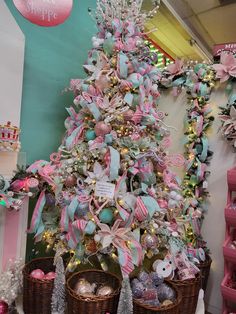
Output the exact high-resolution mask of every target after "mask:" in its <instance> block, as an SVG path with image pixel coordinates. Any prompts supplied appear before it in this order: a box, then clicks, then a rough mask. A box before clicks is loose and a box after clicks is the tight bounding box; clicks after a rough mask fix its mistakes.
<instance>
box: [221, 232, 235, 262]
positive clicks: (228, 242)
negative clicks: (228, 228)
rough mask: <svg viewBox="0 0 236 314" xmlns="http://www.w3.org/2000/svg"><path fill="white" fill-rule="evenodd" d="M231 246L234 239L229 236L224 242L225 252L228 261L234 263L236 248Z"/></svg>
mask: <svg viewBox="0 0 236 314" xmlns="http://www.w3.org/2000/svg"><path fill="white" fill-rule="evenodd" d="M231 246H232V239H231V237H228V238H227V239H226V241H225V242H224V244H223V254H224V258H225V259H226V260H227V261H229V262H232V263H234V262H235V261H236V248H232V247H231Z"/></svg>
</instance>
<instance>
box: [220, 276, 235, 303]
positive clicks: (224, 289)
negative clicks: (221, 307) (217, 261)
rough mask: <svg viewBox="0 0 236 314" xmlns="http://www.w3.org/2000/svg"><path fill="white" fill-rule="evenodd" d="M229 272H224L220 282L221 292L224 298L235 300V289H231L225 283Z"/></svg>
mask: <svg viewBox="0 0 236 314" xmlns="http://www.w3.org/2000/svg"><path fill="white" fill-rule="evenodd" d="M230 277H231V276H230V274H226V275H225V277H224V279H223V281H222V283H221V293H222V296H223V298H224V299H225V300H228V301H231V302H236V289H232V288H230V287H228V286H227V283H228V282H229V280H230Z"/></svg>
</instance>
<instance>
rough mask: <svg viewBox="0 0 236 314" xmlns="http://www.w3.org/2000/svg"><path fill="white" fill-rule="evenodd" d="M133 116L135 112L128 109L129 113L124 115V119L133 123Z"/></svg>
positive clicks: (126, 112)
mask: <svg viewBox="0 0 236 314" xmlns="http://www.w3.org/2000/svg"><path fill="white" fill-rule="evenodd" d="M133 116H134V112H133V110H131V109H128V110H127V111H125V112H124V113H123V117H124V120H125V121H131V119H132V118H133Z"/></svg>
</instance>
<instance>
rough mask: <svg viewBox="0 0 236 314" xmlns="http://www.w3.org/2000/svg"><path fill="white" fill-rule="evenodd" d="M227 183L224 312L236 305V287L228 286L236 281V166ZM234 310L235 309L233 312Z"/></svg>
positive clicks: (229, 311) (222, 284)
mask: <svg viewBox="0 0 236 314" xmlns="http://www.w3.org/2000/svg"><path fill="white" fill-rule="evenodd" d="M227 183H228V195H227V205H226V207H225V210H224V214H225V223H226V228H225V230H226V232H225V241H224V244H223V255H224V261H225V262H224V278H223V281H222V283H221V293H222V297H223V314H229V313H232V304H234V305H235V306H236V289H233V288H231V287H229V286H228V284H229V282H230V281H231V282H233V281H235V278H234V277H235V276H234V275H233V274H234V272H235V268H236V248H234V247H233V241H235V240H236V167H235V168H233V169H230V170H228V171H227ZM233 278H234V279H233ZM230 302H231V305H230ZM234 312H235V311H233V313H234Z"/></svg>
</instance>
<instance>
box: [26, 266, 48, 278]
mask: <svg viewBox="0 0 236 314" xmlns="http://www.w3.org/2000/svg"><path fill="white" fill-rule="evenodd" d="M30 276H31V277H33V278H35V279H44V276H45V274H44V272H43V271H42V270H41V269H39V268H38V269H34V270H33V271H32V272H31V273H30Z"/></svg>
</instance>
